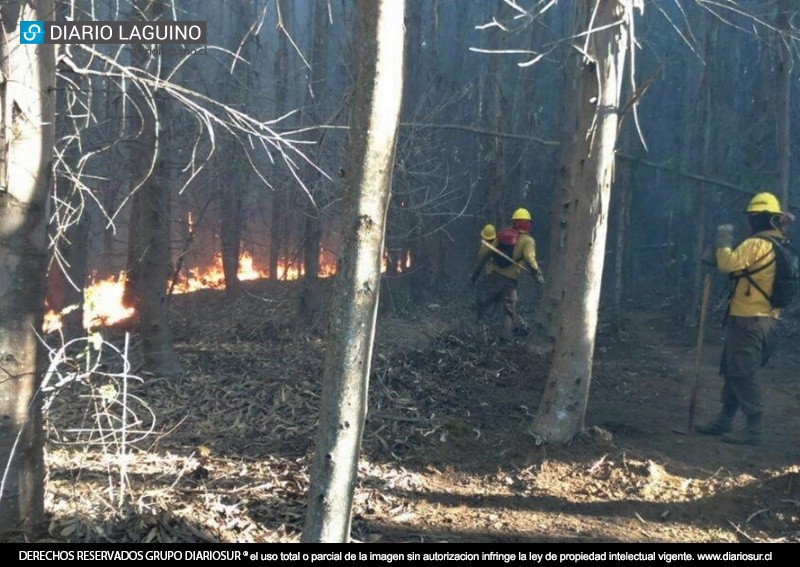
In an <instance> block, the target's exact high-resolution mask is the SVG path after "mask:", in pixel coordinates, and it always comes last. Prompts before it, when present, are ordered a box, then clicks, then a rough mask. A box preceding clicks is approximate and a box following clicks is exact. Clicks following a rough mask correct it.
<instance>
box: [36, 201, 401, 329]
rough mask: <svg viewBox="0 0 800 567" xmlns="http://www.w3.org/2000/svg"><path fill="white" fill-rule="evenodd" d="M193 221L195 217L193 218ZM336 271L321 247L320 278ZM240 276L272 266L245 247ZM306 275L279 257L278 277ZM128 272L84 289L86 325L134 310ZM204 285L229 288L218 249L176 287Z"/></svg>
mask: <svg viewBox="0 0 800 567" xmlns="http://www.w3.org/2000/svg"><path fill="white" fill-rule="evenodd" d="M189 222H191V217H190V219H189ZM388 262H389V257H388V255H387V254H384V256H383V260H382V262H381V273H384V272H386V270H387V267H388ZM410 267H411V252H406V254H405V255H403V256H401V257H400V258H399V259H398V260H397V271H398V272H404V271H405V270H407V269H408V268H410ZM335 274H336V258H335V256H334V255H333V254H332V253H330V252H327V251H325V250H322V249H320V255H319V272H318V276H319V277H320V278H329V277H331V276H333V275H335ZM238 275H239V280H240V281H252V280H259V279H266V278H268V277H269V275H270V274H269V270H268V269H263V268H259V267H258V266H257V265H256V263H255V260H254V259H253V256H252V255H251V254H250V253H249V252H247V251H245V252H242V254H241V256H240V257H239V271H238ZM304 275H305V267H304V266H303V264H302V262H296V261H292V260H290V259H288V258H281V259H280V260H279V261H278V278H279V279H280V280H281V281H289V280H297V279H300V278H301V277H303V276H304ZM125 281H126V274H125V272H124V271H123V272H120V274H119V276H109V277H107V278H104V279H99V280H92V281H91V282H90V283H89V285H87V286H86V287H85V288H84V290H83V296H84V306H83V309H84V311H83V326H84V328H85V329H91V328H93V327H98V326H105V325H114V324H116V323H120V322H122V321H125V320H126V319H128V318H130V317H131V316H132V315H133V314H134V310H133V308H130V307H125V306H124V305H123V303H122V296H123V293H124V291H125ZM201 289H217V290H221V289H225V272H224V270H223V269H222V255H221V254H220V253H217V254H215V255H214V258H213V260H212V262H211V264H210V265H209V266H206V267H204V268H191V269H190V270H188V274H181V275H180V276H179V277H178V280H177V282H176V284H175V287H174V289H173V293H175V294H184V293H191V292H193V291H199V290H201ZM62 325H63V323H62V313H58V312H56V311H54V310H52V309H50V310H48V311H47V313H45V317H44V323H43V325H42V330H43V331H44V332H45V333H53V332H56V331H59V330H60V329H61V328H62Z"/></svg>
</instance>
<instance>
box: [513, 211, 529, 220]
mask: <svg viewBox="0 0 800 567" xmlns="http://www.w3.org/2000/svg"><path fill="white" fill-rule="evenodd" d="M511 220H533V219H531V214H530V213H529V212H528V209H522V208H520V209H517V210H516V211H514V214H513V215H511Z"/></svg>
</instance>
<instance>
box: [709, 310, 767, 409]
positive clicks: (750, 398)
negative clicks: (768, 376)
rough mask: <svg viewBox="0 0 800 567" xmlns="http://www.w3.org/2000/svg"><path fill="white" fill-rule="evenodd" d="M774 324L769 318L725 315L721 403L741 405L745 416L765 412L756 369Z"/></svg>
mask: <svg viewBox="0 0 800 567" xmlns="http://www.w3.org/2000/svg"><path fill="white" fill-rule="evenodd" d="M775 324H776V320H775V319H773V318H772V317H734V316H730V317H728V323H727V326H726V328H725V350H724V351H723V353H722V364H721V366H720V373H721V374H722V377H723V379H724V381H725V384H724V386H723V387H722V405H724V406H727V407H732V408H741V409H742V412H744V414H745V415H758V414H761V413H762V412H763V411H764V391H763V384H762V380H761V379H760V378H759V377H758V369H759V367H760V366H761V365H762V357H763V355H764V353H765V352H766V351H767V350H768V349H769V348H770V342H771V341H772V339H773V337H772V331H773V329H774V327H775ZM764 362H765V361H764Z"/></svg>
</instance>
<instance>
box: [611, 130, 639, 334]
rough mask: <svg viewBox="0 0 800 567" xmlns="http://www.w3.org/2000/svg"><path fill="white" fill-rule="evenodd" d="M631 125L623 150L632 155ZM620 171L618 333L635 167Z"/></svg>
mask: <svg viewBox="0 0 800 567" xmlns="http://www.w3.org/2000/svg"><path fill="white" fill-rule="evenodd" d="M630 138H631V128H630V125H629V127H628V129H627V130H625V132H624V133H623V135H622V150H623V151H624V152H625V153H630V146H631V144H630ZM619 167H620V171H619V172H618V174H617V179H616V190H615V191H616V193H617V195H619V198H618V199H617V202H616V205H617V207H616V215H615V216H616V223H615V224H616V226H617V231H616V234H615V235H614V273H613V277H614V280H613V281H614V285H613V295H612V298H611V312H612V320H613V325H614V329H615V330H616V332H617V333H619V332H621V331H622V330H623V329H622V296H623V286H624V281H623V268H624V266H625V257H626V244H627V236H628V221H629V220H630V214H629V213H630V205H631V189H632V187H631V170H632V169H633V167H634V165H633V163H632V162H630V161H626V162H625V163H624V164H621V166H619Z"/></svg>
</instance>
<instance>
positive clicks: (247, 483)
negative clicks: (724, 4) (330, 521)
mask: <svg viewBox="0 0 800 567" xmlns="http://www.w3.org/2000/svg"><path fill="white" fill-rule="evenodd" d="M324 283H325V282H324ZM300 287H301V286H299V285H296V284H291V285H286V286H282V285H280V284H278V283H276V282H269V281H264V282H251V283H250V284H249V285H248V286H247V287H246V288H245V290H244V291H245V292H244V293H243V294H241V295H240V296H239V297H237V298H226V297H225V296H224V295H223V294H220V293H219V292H214V291H201V292H198V293H196V294H195V293H193V294H187V295H184V296H181V297H176V299H175V300H174V314H173V319H174V324H175V331H176V346H177V349H178V352H179V355H180V357H181V361H182V363H183V366H184V369H185V373H184V374H183V376H181V377H179V378H175V379H169V380H166V379H161V378H158V377H154V376H149V375H147V374H146V373H142V372H141V368H140V357H139V355H138V354H137V348H136V345H135V344H133V345H132V347H131V348H130V351H129V356H128V363H129V364H130V367H129V369H128V370H127V372H129V373H130V376H139V377H141V378H142V380H141V381H139V380H133V379H131V380H129V381H127V384H126V388H127V390H126V391H123V388H122V387H121V386H120V383H119V382H118V381H117V382H114V383H113V384H112V385H110V386H109V385H107V384H108V380H107V379H106V378H107V376H108V375H117V374H118V371H120V370H121V369H122V364H123V361H121V360H119V359H111V358H109V359H108V360H107V361H105V363H104V364H103V368H102V373H98V375H97V376H87V377H84V378H83V379H82V380H81V381H79V382H74V383H72V385H71V387H70V390H69V391H63V392H60V393H59V396H58V397H57V399H56V400H55V401H54V402H52V403H51V404H50V407H49V413H48V430H49V436H50V441H49V444H48V451H47V455H48V468H49V471H50V473H49V474H50V477H49V478H50V481H49V484H48V508H49V510H50V512H51V514H52V521H51V525H50V537H51V538H52V539H55V540H58V541H91V542H100V541H114V542H121V541H164V542H172V541H228V542H233V541H237V542H242V541H247V542H259V541H273V542H275V541H296V540H297V538H298V534H299V531H300V529H301V526H302V514H303V507H304V497H305V490H306V487H307V483H308V478H307V466H308V464H309V460H310V455H311V452H312V450H313V438H314V432H315V425H316V419H317V413H318V404H319V395H320V389H321V385H320V382H321V376H322V361H323V355H324V343H323V340H322V338H321V337H322V335H323V333H321V332H320V331H319V329H310V328H304V327H303V321H302V320H298V318H297V317H296V313H297V302H298V291H299V289H300ZM445 319H447V317H445ZM441 320H443V319H439V320H438V322H433V321H432V322H418V323H416V324H413V327H414V328H413V331H412V330H411V329H409V323H410V322H409V321H405V320H394V319H391V318H388V319H387V320H384V321H382V325H381V327H380V328H381V330H380V332H379V336H378V345H377V347H376V356H375V362H374V364H373V371H372V378H371V386H370V388H371V394H370V409H369V416H368V420H367V424H366V429H365V434H364V457H363V459H362V462H361V464H360V469H361V478H362V481H361V485H360V487H359V489H358V493H357V495H356V510H357V516H356V522H355V526H356V529H357V530H358V531H359V532H360V533H361V536H362V537H363V539H364V540H365V541H376V540H379V539H380V538H381V537H382V536H381V535H380V533H376V532H375V530H374V529H373V528H371V527H370V522H371V521H372V520H375V519H378V518H392V517H398V516H400V515H402V514H403V513H404V510H405V511H407V509H408V506H407V504H403V503H402V499H401V498H400V497H399V496H392V495H391V494H389V493H386V492H385V490H386V489H387V488H395V489H398V490H402V491H405V490H413V489H416V488H418V487H419V486H420V484H421V482H422V480H421V478H422V477H421V476H420V472H419V467H420V466H421V464H422V463H426V464H430V463H431V462H435V461H436V459H434V458H433V455H435V454H440V453H441V447H444V446H447V445H450V444H453V445H454V447H455V446H457V447H462V448H463V447H465V446H467V445H472V444H477V445H480V446H485V447H489V446H491V447H492V448H493V449H497V451H498V452H499V454H506V453H508V452H509V451H513V450H514V443H515V441H514V440H513V438H514V437H515V436H516V433H518V431H519V427H521V425H522V423H523V422H524V421H525V420H526V418H527V412H528V408H527V407H526V406H525V405H521V404H519V403H518V400H519V396H518V395H514V394H513V390H515V389H519V388H521V387H524V386H523V384H522V382H521V381H522V378H521V377H522V376H524V375H527V374H529V373H528V372H524V371H523V368H522V365H523V364H527V362H526V361H525V360H524V356H516V355H510V356H498V355H497V353H493V352H492V351H491V349H488V350H487V351H482V350H479V349H474V348H472V345H474V344H475V343H476V342H481V341H485V337H483V336H482V335H481V333H480V330H479V329H475V330H474V332H472V331H470V332H465V331H463V330H459V331H456V330H455V328H454V327H451V326H450V325H445V324H442V323H441ZM120 333H121V331H114V330H113V329H109V330H106V331H105V332H104V335H108V337H107V338H108V340H110V341H111V342H115V343H120V342H122V341H123V338H124V337H123V336H122V335H121V334H120ZM412 334H413V341H412V342H411V343H410V344H413V347H412V348H408V346H409V342H407V341H406V340H405V339H406V338H409V339H412V337H411V335H412ZM84 356H85V355H84ZM72 360H74V361H75V362H76V365H78V366H80V364H81V362H80V360H83V359H82V358H81V354H80V352H78V353H77V354H76V355H75V358H74V359H72ZM115 365H116V366H120V368H113V367H114V366H115ZM98 367H99V366H98ZM126 375H127V374H126ZM498 395H499V396H502V397H503V398H504V401H503V403H502V404H501V405H496V404H495V403H494V402H493V400H495V399H497V396H498ZM123 396H128V398H127V400H123V399H122V397H123ZM475 399H481V400H484V402H483V403H480V404H475V402H474V400H475ZM126 407H127V408H128V409H127V410H126V409H125V408H126ZM133 408H137V409H136V411H137V412H138V413H137V415H144V414H145V413H146V414H147V415H148V416H149V415H150V414H152V416H153V417H152V420H150V421H152V423H150V422H148V428H149V429H150V431H148V434H147V435H145V436H139V437H140V438H139V439H138V440H136V439H135V437H136V436H134V435H133V432H134V430H136V431H140V430H142V428H143V427H142V424H141V423H134V421H135V419H138V418H134V416H133V414H132V413H131V414H130V415H129V418H128V420H127V421H128V424H127V427H128V428H129V431H128V440H126V439H125V436H124V434H123V432H122V429H123V427H122V424H123V423H124V422H125V421H126V420H125V419H123V417H124V416H125V415H126V414H125V412H126V411H133ZM144 408H146V412H145V411H144ZM498 420H499V421H502V422H503V423H505V424H506V425H507V428H506V429H505V430H504V431H502V432H501V434H500V436H498V435H497V434H496V426H497V423H498ZM75 432H81V434H80V435H77V436H76V434H75ZM443 454H447V452H445V453H443Z"/></svg>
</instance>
